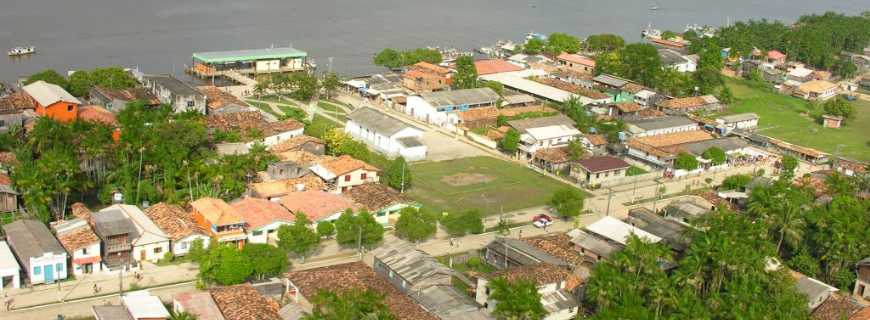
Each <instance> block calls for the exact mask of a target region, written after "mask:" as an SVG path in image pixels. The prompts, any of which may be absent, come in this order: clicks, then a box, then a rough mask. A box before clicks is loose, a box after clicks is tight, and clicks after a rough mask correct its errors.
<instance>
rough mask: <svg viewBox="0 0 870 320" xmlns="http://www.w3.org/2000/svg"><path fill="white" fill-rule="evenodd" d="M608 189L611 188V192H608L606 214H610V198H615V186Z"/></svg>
mask: <svg viewBox="0 0 870 320" xmlns="http://www.w3.org/2000/svg"><path fill="white" fill-rule="evenodd" d="M608 190H610V192H609V193H607V213H606V215H607V216H610V200H612V199H613V188H608Z"/></svg>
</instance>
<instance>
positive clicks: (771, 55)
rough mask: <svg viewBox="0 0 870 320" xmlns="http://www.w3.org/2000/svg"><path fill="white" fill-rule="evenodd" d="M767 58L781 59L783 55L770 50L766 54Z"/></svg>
mask: <svg viewBox="0 0 870 320" xmlns="http://www.w3.org/2000/svg"><path fill="white" fill-rule="evenodd" d="M767 57H768V58H770V59H782V58H785V53H782V52H779V51H777V50H770V51H768V52H767Z"/></svg>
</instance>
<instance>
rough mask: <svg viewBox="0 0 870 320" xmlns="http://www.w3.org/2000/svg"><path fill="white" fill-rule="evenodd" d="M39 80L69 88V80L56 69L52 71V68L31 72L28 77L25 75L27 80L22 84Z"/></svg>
mask: <svg viewBox="0 0 870 320" xmlns="http://www.w3.org/2000/svg"><path fill="white" fill-rule="evenodd" d="M40 80H42V81H45V82H48V83H51V84H56V85H58V86H60V87H62V88H64V89H66V88H69V81H67V80H66V78H64V77H63V76H62V75H60V74H59V73H57V71H54V70H52V69H48V70H43V71H40V72H37V73H34V74H31V75H30V76H29V77H27V80H25V81H24V84H31V83H34V82H37V81H40Z"/></svg>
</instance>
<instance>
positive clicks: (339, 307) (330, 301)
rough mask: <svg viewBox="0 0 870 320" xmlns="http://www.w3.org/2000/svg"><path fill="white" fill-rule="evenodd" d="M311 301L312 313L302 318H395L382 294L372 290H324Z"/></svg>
mask: <svg viewBox="0 0 870 320" xmlns="http://www.w3.org/2000/svg"><path fill="white" fill-rule="evenodd" d="M311 303H312V304H313V305H314V309H313V310H312V313H311V314H306V315H304V316H302V320H351V319H378V320H392V319H396V316H395V315H393V314H392V313H391V312H390V309H389V308H388V307H387V305H386V304H385V303H384V295H383V294H380V293H377V292H375V291H372V290H365V291H360V290H347V291H343V292H341V293H336V292H333V291H325V290H324V291H320V292H318V293H317V294H316V295H314V297H312V298H311Z"/></svg>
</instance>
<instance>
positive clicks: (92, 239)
mask: <svg viewBox="0 0 870 320" xmlns="http://www.w3.org/2000/svg"><path fill="white" fill-rule="evenodd" d="M57 240H58V241H60V245H62V246H63V248H64V249H66V251H67V252H69V254H70V255H72V254H73V252H75V251H76V250H78V249H81V248H84V247H87V246H90V245H93V244H95V243H98V242H100V238H99V237H97V234H96V233H94V230H92V229H91V227H90V226H89V225H87V224H84V225H83V226H82V227H79V228H76V229H74V230H69V231H66V232H63V233H60V234H58V235H57Z"/></svg>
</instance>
